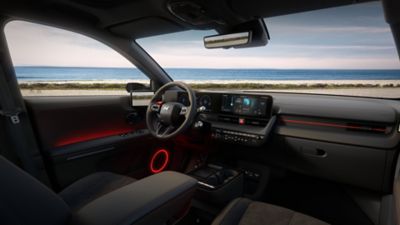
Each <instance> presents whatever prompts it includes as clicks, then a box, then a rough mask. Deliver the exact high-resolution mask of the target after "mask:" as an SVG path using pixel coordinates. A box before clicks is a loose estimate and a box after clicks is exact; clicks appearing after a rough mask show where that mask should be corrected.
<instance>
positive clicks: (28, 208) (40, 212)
mask: <svg viewBox="0 0 400 225" xmlns="http://www.w3.org/2000/svg"><path fill="white" fill-rule="evenodd" d="M70 215H71V212H70V209H69V208H68V206H67V205H66V203H65V202H64V201H63V200H62V199H61V198H60V197H59V196H58V195H57V194H55V193H54V192H53V191H51V190H50V189H49V188H47V187H46V186H44V185H43V184H42V183H40V182H39V181H38V180H36V179H35V178H33V177H32V176H30V175H29V174H27V173H26V172H24V171H23V170H21V169H19V168H18V167H16V166H15V165H13V164H12V163H11V162H9V161H8V160H6V159H5V158H4V157H2V156H0V224H7V225H14V224H15V225H17V224H18V225H27V224H29V225H30V224H40V225H63V224H67V223H68V221H69V219H70Z"/></svg>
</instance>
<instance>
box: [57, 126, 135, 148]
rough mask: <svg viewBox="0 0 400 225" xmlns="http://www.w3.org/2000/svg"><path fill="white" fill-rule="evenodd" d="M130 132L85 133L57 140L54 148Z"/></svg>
mask: <svg viewBox="0 0 400 225" xmlns="http://www.w3.org/2000/svg"><path fill="white" fill-rule="evenodd" d="M131 131H132V128H128V129H116V130H103V131H97V132H87V133H84V134H81V135H76V136H72V137H65V138H62V139H60V140H58V141H57V142H56V143H55V145H54V146H55V147H62V146H65V145H71V144H77V143H81V142H85V141H92V140H96V139H100V138H105V137H111V136H116V135H121V134H126V133H129V132H131Z"/></svg>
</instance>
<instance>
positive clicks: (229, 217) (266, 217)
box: [212, 198, 328, 225]
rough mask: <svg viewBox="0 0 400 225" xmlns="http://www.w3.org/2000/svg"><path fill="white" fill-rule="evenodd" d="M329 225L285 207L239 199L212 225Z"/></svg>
mask: <svg viewBox="0 0 400 225" xmlns="http://www.w3.org/2000/svg"><path fill="white" fill-rule="evenodd" d="M260 224H262V225H328V224H327V223H325V222H322V221H320V220H318V219H315V218H313V217H311V216H307V215H304V214H301V213H298V212H295V211H293V210H290V209H286V208H283V207H279V206H275V205H271V204H267V203H263V202H256V201H251V200H249V199H245V198H238V199H236V200H234V201H232V202H231V203H230V204H229V205H228V206H227V207H226V208H225V209H224V210H223V211H222V212H221V213H220V214H219V215H218V216H217V218H216V219H215V220H214V222H213V223H212V225H260Z"/></svg>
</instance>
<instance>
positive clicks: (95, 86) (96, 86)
mask: <svg viewBox="0 0 400 225" xmlns="http://www.w3.org/2000/svg"><path fill="white" fill-rule="evenodd" d="M190 85H191V87H192V88H194V89H288V90H290V89H321V88H394V87H396V88H397V87H400V84H357V83H355V84H332V83H315V84H303V83H300V84H266V83H228V84H224V83H192V84H190ZM20 88H21V89H28V90H125V84H119V83H90V84H86V83H22V84H20Z"/></svg>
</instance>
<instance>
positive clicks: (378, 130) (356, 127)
mask: <svg viewBox="0 0 400 225" xmlns="http://www.w3.org/2000/svg"><path fill="white" fill-rule="evenodd" d="M282 121H283V122H285V123H294V124H301V125H309V126H319V127H335V128H346V129H356V130H364V129H365V128H363V127H361V126H356V125H344V124H336V123H326V122H314V121H305V120H293V119H287V118H282ZM370 130H372V131H377V132H385V131H386V129H383V128H371V129H370Z"/></svg>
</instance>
